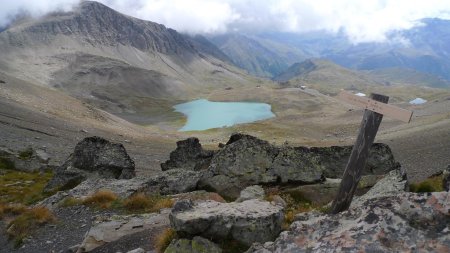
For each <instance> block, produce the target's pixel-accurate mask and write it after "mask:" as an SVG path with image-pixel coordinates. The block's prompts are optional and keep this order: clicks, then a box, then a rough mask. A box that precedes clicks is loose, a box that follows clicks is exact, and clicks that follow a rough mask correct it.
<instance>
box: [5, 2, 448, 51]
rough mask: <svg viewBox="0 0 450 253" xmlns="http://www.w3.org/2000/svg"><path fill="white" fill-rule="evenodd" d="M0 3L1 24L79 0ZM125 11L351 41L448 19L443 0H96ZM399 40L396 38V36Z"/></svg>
mask: <svg viewBox="0 0 450 253" xmlns="http://www.w3.org/2000/svg"><path fill="white" fill-rule="evenodd" d="M6 2H7V3H2V8H1V10H0V26H2V24H3V25H4V24H6V23H7V22H8V20H10V19H11V17H14V15H16V14H17V13H20V12H23V11H27V12H29V13H30V14H32V15H34V16H38V15H42V14H44V13H46V12H48V11H53V10H68V9H70V8H71V7H72V6H73V5H74V4H76V3H77V2H78V0H52V1H47V0H34V1H26V0H15V1H6ZM100 2H102V3H104V4H106V5H108V6H110V7H112V8H114V9H116V10H118V11H120V12H123V13H125V14H128V15H131V16H134V17H138V18H141V19H146V20H151V21H154V22H157V23H162V24H164V25H166V26H167V27H170V28H174V29H176V30H178V31H181V32H186V33H191V34H196V33H200V34H205V33H225V32H229V31H237V32H244V33H252V32H261V31H282V32H296V33H302V32H310V31H318V30H321V31H327V32H330V33H338V32H341V33H343V34H345V35H346V36H347V37H348V38H349V39H350V40H351V41H353V42H354V43H359V42H385V41H387V40H388V39H389V38H388V36H387V34H389V33H392V32H394V31H399V30H404V29H409V28H411V27H414V26H416V25H418V24H419V22H418V20H420V19H422V18H430V17H440V18H449V17H450V1H442V0H427V1H424V0H364V1H360V0H314V1H310V0H259V1H258V0H131V1H130V0H100ZM397 39H398V38H397Z"/></svg>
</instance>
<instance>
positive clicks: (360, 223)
mask: <svg viewBox="0 0 450 253" xmlns="http://www.w3.org/2000/svg"><path fill="white" fill-rule="evenodd" d="M449 200H450V194H449V193H448V192H435V193H424V194H415V193H402V194H399V195H397V196H390V197H380V198H375V199H370V200H367V201H366V202H364V203H363V205H361V206H358V207H356V208H353V209H350V210H348V211H345V212H342V213H340V214H337V215H325V214H318V213H307V214H304V217H303V219H302V221H296V222H294V223H293V224H292V225H291V228H290V231H286V232H283V233H281V234H280V236H279V237H278V238H277V239H276V240H275V242H274V243H266V244H265V245H254V246H252V248H251V249H250V250H249V251H248V252H258V253H263V252H264V253H267V252H450V228H449V224H450V213H449V210H450V201H449Z"/></svg>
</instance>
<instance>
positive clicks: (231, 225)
mask: <svg viewBox="0 0 450 253" xmlns="http://www.w3.org/2000/svg"><path fill="white" fill-rule="evenodd" d="M169 218H170V224H171V226H172V228H173V229H175V230H176V231H177V232H178V233H179V234H185V235H187V236H193V235H200V236H203V237H205V238H211V239H212V240H213V241H220V240H224V239H230V238H231V239H234V240H237V241H239V242H241V243H243V244H245V245H248V246H250V245H251V244H252V243H254V242H266V241H270V240H273V239H274V238H275V237H276V236H277V235H278V233H280V231H281V224H282V222H283V218H284V215H283V208H282V207H280V206H275V205H272V204H270V203H269V202H267V201H262V200H257V199H252V200H247V201H244V202H239V203H238V202H233V203H220V202H215V201H205V202H200V203H195V204H194V203H192V202H191V201H189V200H181V201H178V202H177V203H176V204H175V206H174V208H173V209H172V212H171V213H170V215H169Z"/></svg>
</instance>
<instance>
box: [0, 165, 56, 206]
mask: <svg viewBox="0 0 450 253" xmlns="http://www.w3.org/2000/svg"><path fill="white" fill-rule="evenodd" d="M4 172H5V173H4V174H1V175H0V203H22V204H27V205H30V204H34V203H36V202H38V201H39V200H42V199H44V198H46V197H48V195H49V194H44V193H43V190H44V187H45V185H46V184H47V183H48V181H49V180H50V179H51V178H52V177H53V172H51V171H47V172H44V173H41V172H33V173H27V172H21V171H14V170H6V171H4Z"/></svg>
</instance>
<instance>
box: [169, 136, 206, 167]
mask: <svg viewBox="0 0 450 253" xmlns="http://www.w3.org/2000/svg"><path fill="white" fill-rule="evenodd" d="M213 155H214V151H211V150H204V149H203V148H202V145H201V144H200V141H199V140H198V139H197V138H195V137H192V138H188V139H186V140H182V141H178V142H177V148H176V149H175V150H174V151H172V152H171V153H170V159H169V160H167V161H166V162H165V163H162V164H161V169H162V170H170V169H185V170H204V169H206V168H208V166H209V163H210V162H211V159H212V156H213Z"/></svg>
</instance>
